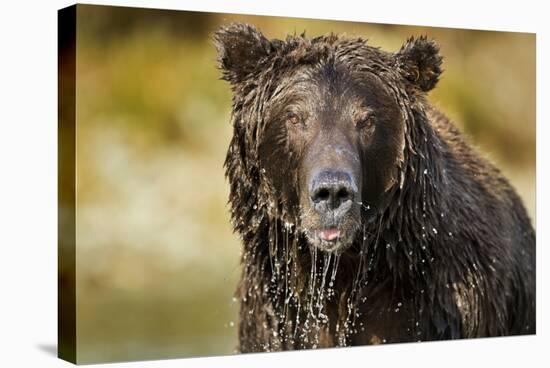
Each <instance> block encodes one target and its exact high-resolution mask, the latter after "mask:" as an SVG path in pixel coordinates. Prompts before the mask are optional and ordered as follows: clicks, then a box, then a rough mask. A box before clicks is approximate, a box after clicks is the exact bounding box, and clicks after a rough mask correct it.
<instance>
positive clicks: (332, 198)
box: [309, 170, 358, 223]
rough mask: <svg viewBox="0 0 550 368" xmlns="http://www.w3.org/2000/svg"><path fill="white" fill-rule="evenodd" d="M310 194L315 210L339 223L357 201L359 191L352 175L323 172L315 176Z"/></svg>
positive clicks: (344, 172)
mask: <svg viewBox="0 0 550 368" xmlns="http://www.w3.org/2000/svg"><path fill="white" fill-rule="evenodd" d="M309 194H310V198H311V202H312V203H311V204H312V207H313V208H314V210H315V211H316V212H318V213H319V215H321V217H325V216H329V217H330V219H332V221H334V222H335V223H338V222H339V220H340V219H341V218H342V217H343V216H344V215H345V214H346V213H347V212H348V211H349V210H350V208H351V207H352V204H353V202H354V201H356V198H357V194H358V190H357V185H356V184H355V182H354V180H353V177H352V175H351V173H349V172H346V171H341V170H322V171H320V172H319V173H317V174H316V175H314V176H313V178H312V180H311V183H310V185H309Z"/></svg>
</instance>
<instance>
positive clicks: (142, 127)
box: [77, 5, 535, 363]
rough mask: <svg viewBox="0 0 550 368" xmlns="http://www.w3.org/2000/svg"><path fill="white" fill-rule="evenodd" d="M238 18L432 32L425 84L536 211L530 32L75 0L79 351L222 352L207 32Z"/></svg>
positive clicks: (215, 81)
mask: <svg viewBox="0 0 550 368" xmlns="http://www.w3.org/2000/svg"><path fill="white" fill-rule="evenodd" d="M234 21H244V22H249V23H252V24H255V25H256V26H258V27H259V28H260V29H261V30H262V31H263V32H264V33H265V34H266V35H267V36H268V37H269V38H284V37H285V36H286V35H287V34H289V33H294V32H296V33H301V32H303V31H304V30H305V31H306V33H307V34H308V35H310V36H316V35H319V34H326V33H329V32H336V33H346V34H348V35H360V36H362V37H367V38H368V39H369V42H370V44H371V45H374V46H380V47H382V48H383V49H386V50H397V49H398V48H399V47H400V45H401V44H402V43H403V41H404V40H405V39H406V38H407V37H408V36H410V35H420V34H427V35H428V36H429V37H431V38H434V39H436V40H437V42H438V43H439V44H440V45H441V53H442V54H443V55H444V57H445V60H444V68H445V72H444V74H443V77H442V79H441V81H440V83H439V85H438V87H437V88H436V89H435V91H434V92H433V93H432V94H431V95H430V100H431V101H432V102H433V103H434V104H435V105H436V106H438V107H440V108H441V109H442V110H443V111H444V112H445V113H446V114H447V115H448V116H450V117H451V118H452V119H453V120H454V121H455V122H456V124H457V125H458V126H459V127H460V128H461V129H462V130H463V131H464V132H465V133H466V134H467V135H469V136H470V138H471V139H470V140H471V141H472V142H474V143H475V144H476V145H477V146H478V147H480V149H481V150H482V151H483V152H484V153H485V155H486V156H488V157H489V158H490V159H491V160H492V161H493V162H495V163H496V164H497V166H498V167H499V168H501V169H502V170H503V171H504V173H505V175H506V176H507V177H509V178H510V180H511V181H512V184H513V185H514V186H515V187H516V188H517V189H518V191H519V193H520V195H521V196H522V198H523V199H524V201H525V204H526V206H527V207H528V210H529V213H530V215H531V217H532V219H533V220H534V215H535V214H534V209H535V194H534V193H535V36H534V35H532V34H519V33H506V32H485V31H471V30H455V29H444V28H429V27H410V26H392V25H383V24H365V23H351V22H336V21H320V20H307V19H292V18H275V17H258V16H239V15H227V14H211V13H196V12H184V11H166V10H147V9H136V8H119V7H100V6H89V5H79V6H78V23H77V24H78V36H77V37H78V38H77V39H78V43H77V198H78V200H77V201H78V204H77V244H78V249H77V318H78V319H77V326H78V332H77V333H78V335H77V341H78V356H79V362H82V363H86V362H104V361H113V360H134V359H135V360H137V359H156V358H167V357H182V356H196V355H211V354H229V353H232V352H233V351H234V348H235V346H236V336H237V332H236V329H235V325H236V320H235V319H236V312H237V306H236V304H235V303H234V302H233V301H232V294H233V291H234V289H235V285H236V282H237V280H238V276H239V272H240V269H239V264H238V260H239V253H240V246H239V242H238V239H237V237H236V235H234V234H232V232H231V228H230V225H229V216H228V208H227V205H226V202H227V194H228V189H227V183H226V182H225V179H224V176H223V166H222V165H223V160H224V156H225V151H226V148H227V146H228V142H229V139H230V136H231V127H230V126H229V115H230V103H231V101H230V100H231V96H230V91H229V86H228V85H227V84H226V83H224V82H222V81H221V80H219V71H218V70H217V65H216V62H215V60H216V54H215V49H214V47H213V43H212V40H211V35H212V32H214V31H215V30H216V29H217V28H218V27H219V26H220V25H222V24H227V23H230V22H234Z"/></svg>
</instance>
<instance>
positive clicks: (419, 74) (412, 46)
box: [395, 36, 443, 92]
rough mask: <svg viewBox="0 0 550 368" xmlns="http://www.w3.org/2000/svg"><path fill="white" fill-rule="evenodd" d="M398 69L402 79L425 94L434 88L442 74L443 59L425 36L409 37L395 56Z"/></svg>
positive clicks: (434, 45)
mask: <svg viewBox="0 0 550 368" xmlns="http://www.w3.org/2000/svg"><path fill="white" fill-rule="evenodd" d="M395 56H396V58H397V64H398V68H399V70H400V72H401V73H403V75H404V77H405V78H406V79H407V80H409V81H410V82H411V83H413V85H415V86H417V87H418V88H419V89H420V90H422V91H424V92H427V91H429V90H431V89H432V88H434V87H435V85H436V84H437V81H438V80H439V76H440V75H441V73H442V71H443V70H442V69H441V63H442V61H443V58H442V57H441V56H440V55H439V46H438V45H437V44H436V43H435V42H434V41H432V40H428V39H427V37H426V36H421V37H419V38H416V39H415V38H413V37H410V38H409V39H408V40H407V41H406V42H405V43H404V44H403V46H401V49H400V50H399V51H398V52H397V53H396V54H395Z"/></svg>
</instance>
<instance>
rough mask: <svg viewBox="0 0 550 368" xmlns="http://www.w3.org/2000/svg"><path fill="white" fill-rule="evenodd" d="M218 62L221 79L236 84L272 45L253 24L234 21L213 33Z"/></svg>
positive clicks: (247, 74) (251, 69) (254, 66)
mask: <svg viewBox="0 0 550 368" xmlns="http://www.w3.org/2000/svg"><path fill="white" fill-rule="evenodd" d="M214 43H215V45H216V49H217V50H218V62H219V65H220V68H221V70H222V73H223V79H225V80H227V81H229V82H230V83H233V84H236V83H239V82H241V81H243V80H244V79H245V78H246V77H248V76H249V75H250V74H251V73H252V72H254V71H255V70H256V68H258V65H259V64H260V63H261V61H262V60H263V59H265V58H266V57H267V56H268V55H269V54H270V53H271V52H272V51H273V50H274V47H273V45H272V44H271V42H270V41H269V40H268V39H267V38H265V36H264V35H263V34H262V33H261V32H260V31H258V30H257V29H256V28H255V27H254V26H251V25H249V24H243V23H234V24H231V25H229V26H225V27H222V28H220V29H219V30H218V31H217V32H216V33H214Z"/></svg>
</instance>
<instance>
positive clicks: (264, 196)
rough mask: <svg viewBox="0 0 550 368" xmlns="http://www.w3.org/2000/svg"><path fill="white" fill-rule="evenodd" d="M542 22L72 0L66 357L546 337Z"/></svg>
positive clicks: (62, 33)
mask: <svg viewBox="0 0 550 368" xmlns="http://www.w3.org/2000/svg"><path fill="white" fill-rule="evenodd" d="M534 193H535V35H534V34H527V33H511V32H489V31H477V30H463V29H448V28H432V27H417V26H415V27H413V26H406V25H387V24H370V23H354V22H343V21H328V20H313V19H297V18H281V17H269V16H244V15H234V14H216V13H201V12H188V11H168V10H154V9H137V8H122V7H107V6H94V5H75V6H72V7H69V8H66V9H62V10H60V11H59V316H58V320H59V356H60V357H61V358H63V359H65V360H68V361H71V362H74V363H99V362H112V361H125V360H140V359H160V358H176V357H192V356H207V355H227V354H234V353H248V352H273V351H283V350H301V349H318V348H331V347H347V346H358V345H372V344H390V343H405V342H415V343H417V342H427V341H435V340H453V339H465V338H478V337H497V336H511V335H527V334H534V333H535V332H536V320H535V230H534V220H535V197H534Z"/></svg>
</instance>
